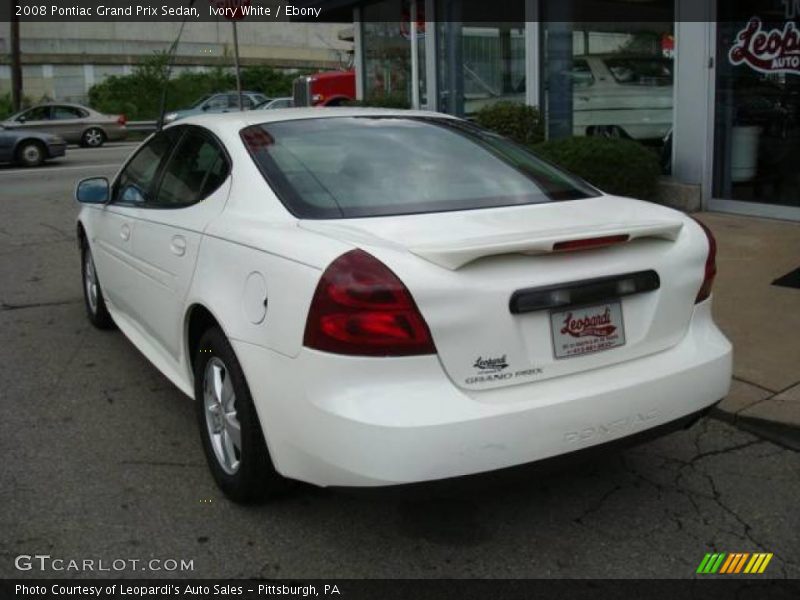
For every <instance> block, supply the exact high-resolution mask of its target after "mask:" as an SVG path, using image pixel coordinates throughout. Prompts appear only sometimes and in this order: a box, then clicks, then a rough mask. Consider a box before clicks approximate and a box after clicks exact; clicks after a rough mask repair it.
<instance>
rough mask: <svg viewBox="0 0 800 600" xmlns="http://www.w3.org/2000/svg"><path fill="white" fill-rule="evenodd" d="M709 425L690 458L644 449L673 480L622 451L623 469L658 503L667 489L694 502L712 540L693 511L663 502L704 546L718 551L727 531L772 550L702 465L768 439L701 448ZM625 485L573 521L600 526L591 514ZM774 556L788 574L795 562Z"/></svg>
mask: <svg viewBox="0 0 800 600" xmlns="http://www.w3.org/2000/svg"><path fill="white" fill-rule="evenodd" d="M709 425H710V422H709V421H704V422H703V423H702V425H701V426H700V427H701V428H700V429H699V430H698V431H697V433H696V434H695V435H694V436H693V438H692V443H693V444H694V447H695V454H694V455H693V456H692V457H691V458H690V459H689V460H683V459H680V458H675V457H671V456H663V455H659V454H656V453H643V454H644V455H645V456H650V457H654V458H658V459H660V460H661V461H662V462H661V465H660V466H658V467H657V469H660V470H666V471H672V470H674V475H673V476H672V477H670V480H671V482H666V483H661V482H659V481H655V480H653V479H652V478H650V477H648V476H647V475H646V474H644V473H642V472H640V471H639V470H638V469H637V468H636V466H635V465H634V464H633V463H632V462H631V460H630V459H631V455H629V454H628V455H625V454H623V455H621V457H620V458H621V466H622V469H623V470H624V472H625V473H627V474H628V475H629V476H631V477H633V478H634V479H635V480H638V481H642V482H644V483H646V484H647V485H648V486H651V487H652V488H653V489H654V490H655V492H656V494H657V501H658V503H659V504H664V503H665V502H667V500H668V498H667V494H668V493H675V494H678V495H680V496H681V497H683V498H685V499H686V500H687V501H688V503H689V506H691V511H693V512H694V514H695V515H696V518H697V519H699V521H700V523H701V524H702V526H703V527H704V528H707V529H710V530H711V531H712V532H713V533H712V538H711V539H710V540H708V539H704V536H703V535H702V534H698V533H696V531H695V529H693V528H692V527H691V526H687V523H686V522H685V521H686V519H687V517H689V515H690V514H691V513H686V512H685V511H684V510H683V509H682V508H680V507H677V506H675V507H674V508H673V506H670V505H667V506H664V507H663V514H664V517H665V518H666V520H667V521H669V522H671V523H673V524H674V527H675V528H676V531H681V532H682V533H683V534H684V535H687V536H688V537H690V538H692V539H694V540H696V541H698V542H699V543H701V544H703V545H704V546H708V547H709V548H711V549H712V550H715V551H718V550H719V548H720V544H719V543H718V541H717V538H718V536H719V535H720V534H726V535H730V536H732V537H734V538H738V539H740V540H742V542H745V543H747V544H750V545H752V546H754V547H755V548H757V549H758V551H760V552H769V551H770V550H769V549H768V548H767V546H765V544H764V543H763V542H762V541H761V540H760V539H759V536H758V535H757V534H756V532H755V531H754V528H753V525H752V524H751V523H749V522H748V520H747V519H746V518H745V517H744V516H742V515H741V514H739V513H738V512H737V511H736V510H735V509H734V508H733V507H732V506H730V505H729V504H728V503H727V502H726V501H725V500H724V498H723V493H722V490H721V489H720V488H719V485H718V482H717V480H716V479H715V474H714V473H713V472H711V473H710V472H708V471H706V470H705V469H704V468H703V461H705V459H707V458H710V457H713V456H721V455H724V454H730V453H734V452H740V451H742V450H745V449H747V448H751V447H755V446H760V445H768V444H769V443H768V441H766V440H762V439H760V438H755V439H751V440H748V441H746V442H741V443H735V444H732V445H729V446H726V447H724V448H718V449H715V450H705V451H704V450H702V449H701V446H702V443H701V442H702V439H703V438H704V437H705V436H707V435H710V432H709V430H708V428H709ZM769 445H771V444H769ZM690 471H691V472H693V473H695V474H697V475H698V476H699V477H701V478H702V479H703V480H704V481H706V482H707V483H708V486H709V487H708V490H709V491H708V492H704V491H702V490H697V489H692V488H691V487H687V486H686V483H687V482H686V479H685V478H686V475H687V473H688V472H690ZM624 487H625V485H624V482H622V483H621V482H619V481H617V482H615V483H614V485H613V487H612V488H611V489H609V490H607V491H606V492H604V493H603V494H602V496H600V498H599V499H598V500H597V501H595V502H593V503H592V504H591V505H590V506H589V507H587V508H586V509H585V510H584V511H583V512H582V513H581V514H580V515H579V516H578V517H576V518H575V519H573V521H574V522H575V523H578V524H579V525H581V526H584V527H590V528H592V529H597V526H596V525H594V524H592V523H591V522H590V519H589V517H590V516H591V515H595V514H597V513H599V512H600V511H601V510H602V509H603V508H604V506H605V503H606V502H607V501H608V499H609V498H611V497H612V496H613V495H614V494H616V493H617V492H618V491H620V490H622V489H624ZM699 500H705V501H708V502H711V503H713V505H714V506H716V507H718V508H719V510H720V511H721V512H722V514H725V515H727V516H729V517H730V519H731V520H726V521H727V523H729V524H730V525H733V524H734V523H735V526H734V528H733V529H730V528H729V527H726V526H725V523H724V522H723V523H718V522H715V521H714V519H713V518H712V516H713V512H714V511H711V512H709V508H710V507H709V506H705V507H704V506H703V505H702V504H701V503H700V502H699ZM668 504H669V503H668ZM672 504H673V505H674V504H675V503H674V502H673V503H672ZM689 518H691V517H689ZM723 545H724V544H723ZM775 559H776V561H775V564H776V567H777V569H778V570H779V571H780V573H781V576H783V577H784V578H785V577H787V576H788V573H787V566H790V565H791V566H794V563H792V562H790V561H787V560H785V559H783V558H782V557H780V556H777V555H775Z"/></svg>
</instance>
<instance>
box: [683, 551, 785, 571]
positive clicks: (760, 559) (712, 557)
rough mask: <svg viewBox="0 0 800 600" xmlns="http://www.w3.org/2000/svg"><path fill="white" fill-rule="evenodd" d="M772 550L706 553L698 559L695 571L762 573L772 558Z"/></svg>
mask: <svg viewBox="0 0 800 600" xmlns="http://www.w3.org/2000/svg"><path fill="white" fill-rule="evenodd" d="M772 556H773V554H772V552H756V553H753V554H750V553H749V552H715V553H708V554H706V555H705V556H704V557H703V560H702V561H700V566H698V567H697V573H700V574H703V575H713V574H715V573H716V574H720V575H736V574H739V573H749V574H756V573H763V572H764V571H765V570H766V569H767V565H768V564H769V561H771V560H772Z"/></svg>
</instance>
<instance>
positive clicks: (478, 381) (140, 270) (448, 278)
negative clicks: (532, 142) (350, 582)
mask: <svg viewBox="0 0 800 600" xmlns="http://www.w3.org/2000/svg"><path fill="white" fill-rule="evenodd" d="M601 159H602V157H598V160H601ZM76 195H77V199H78V200H79V201H80V202H81V203H83V206H82V209H81V212H80V215H79V218H78V237H79V241H80V249H81V253H82V258H83V263H82V264H83V284H84V285H83V288H84V293H85V300H86V309H87V312H88V316H89V319H90V320H91V322H92V323H93V324H94V325H96V326H98V327H101V328H103V327H110V326H111V325H112V324H114V323H115V324H116V325H117V326H118V327H119V329H121V330H122V332H123V333H124V334H125V335H126V336H127V337H128V338H129V339H130V340H131V341H132V342H133V343H134V344H135V345H136V347H137V348H138V349H139V350H140V351H141V352H142V353H143V354H144V355H145V356H146V357H147V358H148V359H149V360H151V361H152V362H153V364H155V365H156V367H157V368H158V369H159V370H161V371H162V372H163V373H164V374H165V375H166V376H167V377H168V378H169V379H170V380H172V381H173V382H174V383H175V385H176V386H177V387H178V388H180V389H181V390H182V391H183V392H184V393H186V394H187V395H188V396H191V397H194V398H195V399H196V401H197V415H198V420H199V426H200V431H201V437H202V443H203V447H204V450H205V454H206V456H207V458H208V463H209V466H210V469H211V472H212V474H213V476H214V478H215V480H216V481H217V483H218V484H219V486H220V487H221V488H222V490H223V491H224V492H225V493H226V494H227V495H228V496H229V497H231V498H232V499H234V500H237V501H248V500H255V499H260V498H264V497H265V496H268V495H269V494H271V493H273V492H275V491H277V490H278V489H280V488H282V487H283V485H284V484H285V482H286V481H287V480H289V479H296V480H303V481H307V482H311V483H314V484H317V485H321V486H334V485H335V486H380V485H389V484H398V483H409V482H419V481H427V480H435V479H443V478H449V477H455V476H460V475H466V474H472V473H478V472H483V471H490V470H494V469H499V468H503V467H508V466H512V465H518V464H522V463H528V462H533V461H537V460H540V459H544V458H548V457H553V456H556V455H562V454H566V453H570V452H572V451H575V450H580V449H584V448H588V447H590V446H594V445H598V444H601V443H604V442H608V441H611V440H616V439H618V438H623V437H626V436H630V435H632V434H634V433H639V432H641V431H643V430H647V429H651V428H655V427H658V426H661V425H664V424H667V423H672V422H675V421H677V420H681V419H683V418H684V417H688V416H691V415H695V414H696V413H701V412H702V411H703V410H704V409H707V408H708V407H709V406H711V405H713V404H714V403H715V402H717V401H718V400H720V399H721V398H723V397H724V396H725V395H726V393H727V392H728V386H729V383H730V377H731V356H732V353H731V346H730V344H729V342H728V341H727V339H726V338H725V337H724V336H723V335H722V333H721V332H720V331H719V330H718V329H717V327H716V326H715V324H714V322H713V321H712V318H711V285H712V281H713V279H714V274H715V270H716V269H715V253H716V248H715V242H714V239H713V237H712V236H711V234H710V232H709V231H708V230H707V229H706V228H705V227H704V226H702V225H701V224H699V223H698V222H696V221H694V220H693V219H691V218H690V217H687V216H685V215H683V214H681V213H678V212H675V211H673V210H670V209H667V208H664V207H661V206H657V205H654V204H650V203H647V202H642V201H638V200H631V199H628V198H620V197H614V196H610V195H607V194H604V193H602V192H600V191H598V190H596V189H594V188H592V187H591V186H589V185H587V184H586V183H584V182H583V181H581V180H578V179H576V178H574V177H572V176H570V175H568V174H566V173H564V172H562V171H560V170H559V169H557V168H556V167H554V166H552V165H551V164H549V163H546V162H544V161H542V160H540V159H538V158H536V157H535V156H534V155H533V154H531V153H530V152H529V151H527V150H526V149H524V148H522V147H520V146H517V145H515V144H513V143H512V142H510V141H508V140H506V139H504V138H502V137H499V136H497V135H495V134H492V133H489V132H487V131H484V130H482V129H479V128H477V127H475V126H474V125H472V124H469V123H467V122H464V121H461V120H459V119H456V118H451V117H448V116H445V115H439V114H434V113H425V112H411V111H387V110H371V109H356V108H352V109H350V108H347V109H287V110H283V111H274V112H273V113H270V112H263V111H261V112H258V114H256V113H255V112H252V113H231V114H227V115H209V116H200V117H195V118H190V119H186V120H185V121H181V122H180V123H178V124H176V125H174V126H170V127H168V128H166V129H164V130H163V131H161V132H159V133H156V134H155V135H154V136H152V137H151V138H150V139H149V140H148V141H146V142H145V143H144V144H143V145H142V146H141V147H140V148H139V149H138V150H137V151H136V152H135V154H134V155H133V156H132V157H131V158H130V159H129V160H128V161H127V163H126V164H125V165H124V166H123V168H122V170H121V171H120V172H119V174H118V175H117V176H116V177H115V178H114V179H113V181H111V182H108V181H107V180H105V179H103V178H95V179H88V180H84V181H82V182H81V183H80V184H79V185H78V187H77V191H76Z"/></svg>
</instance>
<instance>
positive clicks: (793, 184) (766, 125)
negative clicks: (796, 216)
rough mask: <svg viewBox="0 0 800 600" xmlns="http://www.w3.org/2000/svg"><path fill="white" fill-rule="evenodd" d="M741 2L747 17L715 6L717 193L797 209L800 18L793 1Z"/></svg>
mask: <svg viewBox="0 0 800 600" xmlns="http://www.w3.org/2000/svg"><path fill="white" fill-rule="evenodd" d="M739 4H743V5H745V6H747V5H750V6H751V7H752V8H751V10H750V11H749V15H750V17H749V18H745V19H744V20H741V19H739V20H734V17H733V15H729V14H727V13H728V12H729V11H730V10H731V9H732V8H733V7H731V6H730V4H729V3H727V2H718V5H717V8H718V23H717V80H716V102H715V107H716V108H715V136H714V137H715V139H714V180H713V183H714V185H713V194H714V196H715V197H717V198H724V199H728V200H741V201H747V202H767V203H770V204H780V205H784V206H787V205H788V206H795V207H800V171H798V168H797V156H798V154H799V153H800V57H798V54H797V40H798V39H800V28H798V23H797V18H798V17H800V15H797V14H795V13H794V11H793V10H792V11H791V14H789V13H790V9H792V8H793V5H792V3H791V2H787V3H783V4H781V3H777V2H776V3H772V4H765V3H764V2H757V1H750V2H744V3H739ZM736 8H737V14H738V15H739V16H741V14H742V12H741V11H742V8H743V7H742V6H737V7H736Z"/></svg>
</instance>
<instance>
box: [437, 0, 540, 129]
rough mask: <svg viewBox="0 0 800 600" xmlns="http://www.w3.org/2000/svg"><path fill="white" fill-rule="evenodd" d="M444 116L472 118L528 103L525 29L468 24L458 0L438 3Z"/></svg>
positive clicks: (521, 24) (519, 24)
mask: <svg viewBox="0 0 800 600" xmlns="http://www.w3.org/2000/svg"><path fill="white" fill-rule="evenodd" d="M436 9H437V15H438V16H437V27H438V37H437V54H438V55H437V59H438V77H439V110H441V111H444V112H448V113H450V114H454V115H459V116H470V115H472V114H474V113H475V112H476V111H478V110H480V108H482V107H483V106H487V105H490V104H494V103H496V102H500V101H503V100H506V101H513V102H520V103H523V102H525V23H524V22H522V21H520V22H499V23H476V22H463V21H462V19H467V18H468V17H469V15H465V14H464V13H463V11H464V10H468V7H466V8H465V6H464V5H463V3H461V2H459V1H458V0H437V3H436Z"/></svg>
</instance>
